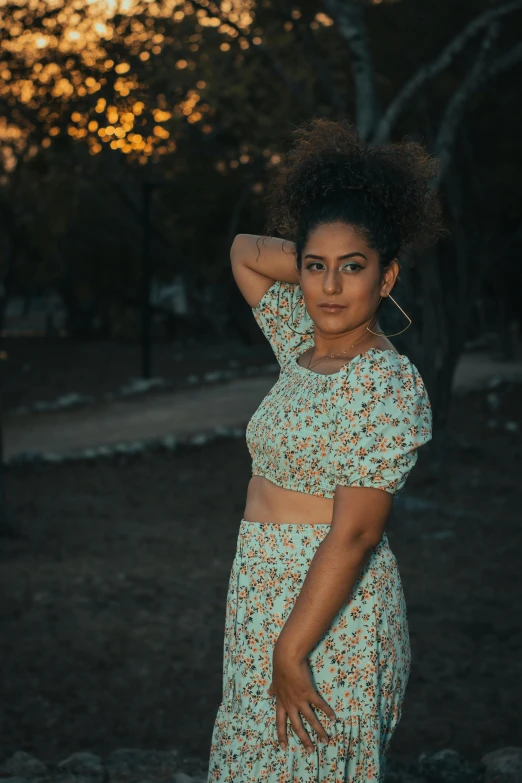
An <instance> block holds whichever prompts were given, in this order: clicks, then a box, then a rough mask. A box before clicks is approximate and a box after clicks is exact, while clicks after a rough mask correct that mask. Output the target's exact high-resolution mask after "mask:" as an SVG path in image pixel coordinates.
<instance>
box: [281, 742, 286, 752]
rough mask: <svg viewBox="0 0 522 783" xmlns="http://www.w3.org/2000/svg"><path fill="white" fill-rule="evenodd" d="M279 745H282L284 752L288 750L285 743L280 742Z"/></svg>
mask: <svg viewBox="0 0 522 783" xmlns="http://www.w3.org/2000/svg"><path fill="white" fill-rule="evenodd" d="M279 744H280V746H281V749H282V750H286V743H285V742H280V743H279Z"/></svg>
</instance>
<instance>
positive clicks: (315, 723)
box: [301, 704, 330, 742]
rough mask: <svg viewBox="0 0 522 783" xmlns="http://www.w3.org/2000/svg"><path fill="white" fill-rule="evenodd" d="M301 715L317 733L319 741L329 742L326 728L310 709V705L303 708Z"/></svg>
mask: <svg viewBox="0 0 522 783" xmlns="http://www.w3.org/2000/svg"><path fill="white" fill-rule="evenodd" d="M301 715H302V716H303V718H306V720H307V721H308V723H309V724H310V726H311V727H312V729H313V730H314V731H315V732H316V734H317V736H318V737H319V739H321V740H322V741H323V742H328V740H329V739H330V737H329V736H328V734H327V733H326V731H325V729H324V726H323V725H322V723H321V721H320V720H319V718H318V717H317V715H316V714H315V712H314V711H313V709H312V708H311V707H310V705H309V704H306V705H303V706H302V707H301Z"/></svg>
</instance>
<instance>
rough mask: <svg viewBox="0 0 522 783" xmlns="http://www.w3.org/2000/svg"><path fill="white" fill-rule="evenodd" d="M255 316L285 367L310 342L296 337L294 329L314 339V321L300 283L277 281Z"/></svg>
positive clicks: (258, 306)
mask: <svg viewBox="0 0 522 783" xmlns="http://www.w3.org/2000/svg"><path fill="white" fill-rule="evenodd" d="M252 313H253V315H254V318H255V320H256V322H257V324H258V325H259V327H260V328H261V331H262V332H263V334H264V335H265V337H266V338H267V340H268V342H269V343H270V345H271V346H272V350H273V351H274V354H275V356H276V358H277V361H278V362H279V365H281V366H282V365H283V364H284V363H285V362H286V361H288V359H290V358H291V357H294V356H295V354H296V352H297V353H298V351H297V349H298V347H299V346H300V345H301V344H302V343H303V342H304V341H305V340H306V339H307V334H296V333H295V332H294V331H292V328H291V326H293V328H294V329H297V330H298V331H299V332H308V337H310V336H311V335H313V321H312V319H311V318H310V316H309V314H308V311H307V309H306V306H305V303H304V297H303V292H302V289H301V286H300V285H299V284H298V283H285V282H283V281H282V280H275V281H274V282H273V284H272V285H271V286H270V288H269V289H268V291H266V292H265V294H264V295H263V296H262V297H261V300H260V301H259V302H258V304H257V305H256V306H255V307H253V308H252ZM289 323H290V324H291V326H289Z"/></svg>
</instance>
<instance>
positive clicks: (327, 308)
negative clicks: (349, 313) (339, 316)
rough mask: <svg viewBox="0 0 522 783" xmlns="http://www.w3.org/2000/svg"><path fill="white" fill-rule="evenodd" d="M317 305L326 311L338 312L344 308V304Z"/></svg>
mask: <svg viewBox="0 0 522 783" xmlns="http://www.w3.org/2000/svg"><path fill="white" fill-rule="evenodd" d="M319 307H320V308H321V310H324V311H325V312H326V313H340V312H341V310H344V309H345V307H344V305H319Z"/></svg>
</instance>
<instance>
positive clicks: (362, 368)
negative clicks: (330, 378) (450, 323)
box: [339, 348, 431, 421]
mask: <svg viewBox="0 0 522 783" xmlns="http://www.w3.org/2000/svg"><path fill="white" fill-rule="evenodd" d="M339 396H340V399H341V400H344V401H345V402H347V401H348V402H354V401H356V400H357V399H359V400H361V401H362V402H363V404H364V405H373V406H374V407H380V408H382V407H385V408H387V409H388V410H390V412H391V411H396V412H397V413H402V414H404V413H406V412H409V413H414V414H415V415H420V416H422V415H423V414H424V415H425V416H426V418H427V419H428V418H429V419H430V421H431V405H430V400H429V397H428V392H427V389H426V386H425V384H424V381H423V379H422V376H421V374H420V372H419V370H418V369H417V367H416V366H415V365H414V364H413V362H412V361H411V360H410V359H409V358H408V357H407V356H406V355H405V354H398V353H395V351H393V350H385V351H381V350H379V349H374V348H370V349H369V350H368V351H365V352H364V353H361V354H359V355H358V356H355V357H354V358H353V359H352V361H351V362H348V364H347V365H345V366H344V367H343V372H342V373H341V378H340V386H339Z"/></svg>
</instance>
